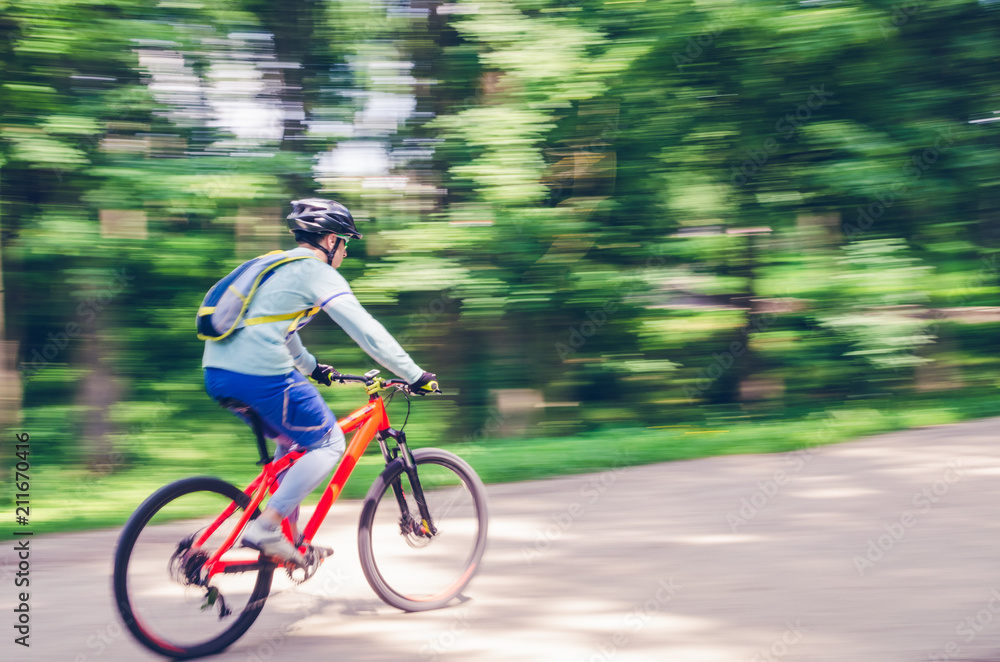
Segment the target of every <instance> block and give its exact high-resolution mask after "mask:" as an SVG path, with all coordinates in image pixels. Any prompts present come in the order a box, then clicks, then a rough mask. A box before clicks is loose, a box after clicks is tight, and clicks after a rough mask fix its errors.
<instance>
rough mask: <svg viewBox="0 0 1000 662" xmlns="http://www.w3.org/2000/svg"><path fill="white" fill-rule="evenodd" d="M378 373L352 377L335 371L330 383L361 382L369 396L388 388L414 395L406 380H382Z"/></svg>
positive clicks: (372, 372) (372, 371)
mask: <svg viewBox="0 0 1000 662" xmlns="http://www.w3.org/2000/svg"><path fill="white" fill-rule="evenodd" d="M378 373H379V371H378V370H370V371H368V372H367V373H365V374H364V375H350V374H347V373H345V372H336V371H334V372H332V373H330V381H334V382H339V383H341V384H345V383H347V382H360V383H362V384H364V385H365V386H366V387H367V389H368V392H369V394H371V393H374V392H375V391H379V390H383V389H386V388H395V389H397V390H399V391H403V392H404V393H412V391H410V383H409V382H407V381H406V380H405V379H382V378H381V377H379V376H378ZM438 392H440V391H438Z"/></svg>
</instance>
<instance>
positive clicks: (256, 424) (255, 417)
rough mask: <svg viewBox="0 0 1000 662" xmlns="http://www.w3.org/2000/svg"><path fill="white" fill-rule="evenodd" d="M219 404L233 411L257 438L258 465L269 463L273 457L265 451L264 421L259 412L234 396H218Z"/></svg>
mask: <svg viewBox="0 0 1000 662" xmlns="http://www.w3.org/2000/svg"><path fill="white" fill-rule="evenodd" d="M219 406H220V407H223V408H225V409H228V410H229V411H231V412H233V413H234V414H236V415H237V416H239V417H240V418H242V419H243V420H244V421H246V423H247V425H249V426H250V429H251V430H253V433H254V436H255V437H256V438H257V452H258V453H259V454H260V461H259V462H257V466H258V467H262V466H264V465H265V464H268V463H270V462H271V461H272V460H273V459H274V457H273V456H272V455H270V454H268V452H267V439H266V438H265V437H264V421H262V420H261V418H260V414H258V413H257V411H256V410H255V409H254V408H253V407H251V406H250V405H248V404H246V403H245V402H240V401H239V400H237V399H236V398H219Z"/></svg>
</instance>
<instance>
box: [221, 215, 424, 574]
mask: <svg viewBox="0 0 1000 662" xmlns="http://www.w3.org/2000/svg"><path fill="white" fill-rule="evenodd" d="M287 220H288V227H289V231H290V232H292V234H294V235H295V241H296V242H297V243H298V247H297V248H295V249H293V250H291V251H288V255H289V256H295V255H308V256H310V257H314V258H316V259H300V260H296V261H293V262H289V263H288V264H284V265H282V266H281V267H280V268H278V269H276V270H275V271H274V272H273V273H272V274H271V275H270V277H269V278H267V279H266V280H265V281H263V283H262V284H261V285H260V286H259V287H258V289H257V291H256V293H255V294H254V296H253V298H252V300H251V302H250V307H249V309H248V311H247V315H246V317H247V318H248V319H249V318H260V317H268V316H277V317H282V316H283V315H285V314H287V313H290V312H294V311H300V310H305V309H308V308H310V307H319V308H322V309H323V310H324V311H326V313H327V314H328V315H329V316H330V317H331V318H332V319H333V321H334V322H336V323H337V324H338V325H340V327H341V328H342V329H343V330H344V331H346V332H347V334H348V335H349V336H350V337H351V338H352V339H353V340H354V341H355V342H356V343H358V345H360V346H361V348H362V349H363V350H364V351H365V352H366V353H367V354H368V355H369V356H371V357H372V358H373V359H375V360H376V361H377V362H378V363H380V364H381V365H383V366H384V367H386V368H388V369H389V370H391V371H392V372H394V373H396V374H397V375H399V377H401V378H402V379H405V380H407V381H408V382H410V388H411V390H413V391H414V392H418V393H420V392H425V391H430V390H433V389H434V388H436V386H437V385H436V383H433V382H434V380H435V379H436V377H435V375H434V374H432V373H429V372H424V371H423V370H422V369H421V368H419V367H418V366H417V364H416V363H414V362H413V360H412V359H411V358H410V357H409V355H408V354H407V353H406V352H405V351H404V350H403V348H402V347H400V345H399V343H398V342H396V341H395V340H394V339H393V337H392V336H391V335H389V333H388V332H387V331H386V330H385V327H383V326H382V325H381V324H379V323H378V322H377V321H376V320H375V319H374V318H373V317H372V316H371V315H370V314H369V313H368V312H367V311H366V310H365V309H364V308H362V307H361V304H360V303H359V302H358V300H357V298H355V296H354V294H353V293H352V292H351V288H350V286H348V284H347V281H346V280H344V277H343V276H341V275H340V274H339V273H338V272H337V268H338V267H339V266H340V264H341V262H343V260H344V258H345V257H347V242H348V241H350V240H351V239H360V238H361V237H362V235H361V233H360V232H358V230H357V228H356V227H355V225H354V218H353V217H352V216H351V213H350V212H349V211H348V210H347V208H346V207H344V206H343V205H341V204H340V203H338V202H335V201H332V200H323V199H319V198H308V199H304V200H295V201H293V202H292V213H291V214H289V215H288V217H287ZM255 321H259V320H255ZM301 326H302V325H301V324H300V325H298V328H301ZM298 328H292V329H290V328H289V326H288V322H287V319H286V320H284V321H273V322H264V323H256V324H254V325H248V326H246V327H244V328H242V329H240V331H239V332H237V333H234V334H232V335H230V336H229V337H227V338H225V339H223V340H207V341H206V342H205V353H204V355H203V358H202V367H203V368H204V370H205V390H206V391H207V392H208V394H209V395H210V396H212V397H213V398H215V399H217V400H218V399H220V398H224V397H230V398H235V399H237V400H240V401H242V402H244V403H246V404H248V405H250V406H251V407H253V408H254V409H255V410H256V411H257V412H258V413H259V414H260V416H261V418H262V419H263V420H264V422H265V426H266V427H267V435H268V436H269V437H272V438H275V439H276V440H277V444H278V449H277V452H276V457H279V458H280V457H281V456H282V455H284V454H285V453H287V452H288V451H289V450H290V448H291V447H292V446H293V445H295V446H298V447H299V448H301V449H303V450H305V451H306V454H305V455H304V456H303V457H302V458H301V459H300V460H299V461H298V462H296V463H295V464H294V465H293V466H292V467H291V469H289V470H288V471H287V473H286V474H285V475H284V476H283V477H282V479H281V483H280V486H279V488H278V489H277V490H276V491H275V493H274V495H273V496H272V497H271V500H270V502H268V505H267V507H266V508H265V509H264V512H263V513H261V515H260V516H259V517H258V518H257V519H255V520H253V521H251V522H250V524H249V525H248V526H247V528H246V530H245V531H244V533H243V545H244V546H247V547H251V548H253V549H257V550H260V551H261V552H263V553H264V554H267V555H269V556H277V557H279V558H281V559H283V560H286V561H292V562H294V563H297V564H299V565H305V559H304V558H303V556H302V554H301V553H300V552H299V550H298V549H297V548H296V547H295V546H293V545H292V544H291V543H290V542H289V541H288V540H287V538H285V536H284V535H283V534H282V532H281V528H280V524H281V521H282V520H283V519H284V518H285V517H289V516H291V517H290V520H291V521H292V524H293V538H294V539H295V540H298V533H297V531H295V529H296V528H297V527H296V526H295V522H294V520H295V519H296V517H297V514H298V506H299V504H300V503H301V502H302V500H303V499H305V497H306V496H307V495H308V494H309V493H310V492H312V491H313V489H315V488H316V487H317V486H318V485H319V484H320V483H321V482H322V481H323V479H324V478H325V477H326V476H327V475H328V474H329V473H330V471H331V470H332V469H333V468H334V467H335V466H336V464H337V462H338V461H339V460H340V458H341V456H342V455H343V454H344V447H345V444H344V433H343V432H342V431H341V429H340V426H338V425H337V418H336V417H335V416H334V415H333V412H331V411H330V408H329V406H327V404H326V402H325V401H324V400H323V398H322V397H321V396H320V394H319V390H318V389H317V388H316V387H315V386H314V385H313V384H311V383H310V382H309V381H308V380H307V379H306V378H305V377H304V375H309V376H310V377H311V378H312V379H313V380H315V381H316V382H317V383H319V384H324V385H327V386H329V385H330V384H331V383H332V380H333V378H334V377H335V376H336V374H337V372H336V371H335V370H334V369H333V368H332V367H331V366H328V365H324V364H322V363H318V362H317V361H316V359H315V358H314V357H313V355H312V354H310V353H309V352H308V351H307V350H306V348H305V347H304V346H303V344H302V341H301V339H300V338H299V335H298Z"/></svg>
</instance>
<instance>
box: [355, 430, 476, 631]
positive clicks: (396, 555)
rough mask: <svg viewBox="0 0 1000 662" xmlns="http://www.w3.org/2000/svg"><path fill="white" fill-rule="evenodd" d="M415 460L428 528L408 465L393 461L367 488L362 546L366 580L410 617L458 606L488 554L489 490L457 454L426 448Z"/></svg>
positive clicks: (360, 532)
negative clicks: (455, 603)
mask: <svg viewBox="0 0 1000 662" xmlns="http://www.w3.org/2000/svg"><path fill="white" fill-rule="evenodd" d="M413 459H414V461H415V462H416V471H417V476H418V480H419V483H420V486H421V487H422V489H423V494H424V498H425V500H426V503H427V506H428V508H429V510H430V515H431V522H430V527H428V526H427V523H425V522H423V521H422V520H423V518H422V517H421V515H420V511H419V509H418V507H417V502H416V499H415V497H414V490H413V486H412V485H411V482H410V478H409V476H408V474H407V473H406V471H405V468H404V466H403V463H402V461H401V460H395V461H393V462H392V463H390V464H389V466H388V467H387V468H386V470H385V471H383V472H382V474H381V475H380V476H379V477H378V478H377V479H376V480H375V483H374V484H373V485H372V487H371V489H370V490H368V496H367V497H366V498H365V503H364V506H363V508H362V511H361V523H360V527H359V530H358V547H359V551H360V557H361V568H362V570H364V573H365V577H366V578H367V579H368V583H369V584H370V585H371V587H372V589H374V590H375V592H376V593H377V594H378V596H379V597H380V598H382V600H384V601H385V602H386V603H388V604H390V605H392V606H393V607H396V608H398V609H402V610H404V611H427V610H430V609H438V608H440V607H443V606H445V605H447V604H448V603H449V602H451V601H452V600H454V599H455V598H456V597H457V596H458V595H459V594H460V593H461V592H462V590H463V589H464V588H465V587H466V585H468V583H469V581H471V580H472V578H473V576H474V575H475V574H476V571H477V570H478V569H479V563H480V560H481V559H482V556H483V551H484V550H485V549H486V529H487V520H488V515H487V506H486V490H485V488H484V487H483V483H482V481H480V480H479V476H477V475H476V472H475V471H473V469H472V467H470V466H469V465H468V464H466V463H465V461H464V460H462V459H461V458H459V457H458V456H457V455H454V454H453V453H449V452H447V451H443V450H440V449H436V448H423V449H419V450H416V451H413ZM397 491H398V494H397ZM400 497H401V500H400ZM401 501H402V502H401Z"/></svg>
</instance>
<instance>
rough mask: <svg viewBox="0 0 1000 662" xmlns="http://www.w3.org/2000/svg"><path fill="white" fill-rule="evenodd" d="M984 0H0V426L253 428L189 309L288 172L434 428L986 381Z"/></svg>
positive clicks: (62, 455) (49, 438)
mask: <svg viewBox="0 0 1000 662" xmlns="http://www.w3.org/2000/svg"><path fill="white" fill-rule="evenodd" d="M998 11H1000V10H998V9H997V8H996V6H995V4H994V3H985V2H975V1H967V0H960V1H959V0H956V1H949V2H943V3H933V4H930V3H897V4H891V3H889V2H882V1H877V0H844V1H843V2H836V3H824V2H801V3H793V2H792V3H777V4H775V3H771V4H763V3H749V2H743V1H708V2H706V1H702V0H655V1H654V0H649V1H647V2H620V1H619V2H605V1H603V0H581V1H576V2H570V1H565V0H467V1H466V0H463V1H462V2H457V3H441V2H417V1H416V0H411V1H407V0H394V1H391V2H381V1H379V0H367V1H364V2H346V1H344V0H337V1H331V2H315V1H313V0H293V1H292V2H289V3H282V4H281V5H280V6H279V5H277V4H274V3H265V2H260V1H258V0H218V1H216V2H212V3H152V2H143V1H133V0H108V1H107V2H103V3H99V4H95V3H82V2H81V3H77V2H64V3H50V2H42V1H40V0H13V1H11V2H5V3H2V4H0V113H2V115H0V166H2V167H0V232H2V235H0V241H2V248H3V252H2V278H3V300H2V303H3V311H4V315H3V321H2V325H0V326H2V328H0V334H2V337H0V339H3V340H6V341H7V345H6V346H7V347H8V348H9V349H10V348H13V351H12V352H11V351H8V355H7V365H5V366H3V369H4V370H5V372H4V377H3V378H4V379H5V380H6V382H7V383H8V384H13V383H18V384H19V388H18V389H17V390H18V392H19V393H20V394H21V397H16V398H15V397H12V396H10V395H4V392H0V397H3V398H4V399H3V402H2V403H0V404H2V406H3V407H4V408H5V410H6V412H7V414H8V415H6V416H5V418H6V419H7V421H8V424H13V423H11V421H20V425H21V426H24V427H25V428H26V429H29V430H31V432H32V433H33V434H34V433H37V434H38V435H39V436H40V437H42V438H44V439H45V441H44V443H40V445H39V449H38V452H39V453H41V454H43V455H46V456H47V457H49V458H50V459H53V460H56V461H64V462H66V463H69V464H74V463H75V464H80V465H82V466H86V467H89V468H90V470H91V471H100V470H101V469H100V467H112V468H113V469H112V471H119V470H121V469H122V468H125V467H133V466H138V465H142V464H144V463H151V462H156V461H158V460H157V459H155V457H154V455H152V454H151V453H152V449H153V448H154V447H155V446H156V445H157V444H165V445H168V446H170V445H171V444H173V443H176V444H178V445H177V446H176V450H177V452H178V453H187V454H188V455H187V457H190V458H192V460H193V459H195V458H197V457H198V450H197V447H196V445H195V443H194V441H192V440H193V439H195V438H197V439H198V440H199V442H198V443H209V442H207V441H206V440H207V439H208V437H211V438H212V439H214V443H222V444H225V445H226V447H227V448H228V447H232V448H237V447H239V448H243V446H244V445H246V444H245V441H246V440H245V439H238V438H236V437H234V435H233V431H234V430H235V429H237V428H238V426H234V425H224V424H222V423H220V420H221V421H226V422H227V423H229V422H230V421H228V420H227V419H226V414H224V413H223V412H220V411H218V410H217V409H215V407H214V406H213V405H212V403H211V402H210V401H209V400H208V398H207V396H205V395H204V393H203V392H202V390H201V375H200V370H199V366H200V363H199V359H200V354H201V344H200V343H199V342H198V341H197V340H196V339H195V337H194V330H193V318H194V311H195V308H196V307H197V305H198V303H199V301H200V298H201V296H202V295H203V294H204V292H205V291H206V290H207V288H208V287H210V286H211V285H212V284H213V283H214V282H215V281H216V280H217V279H218V278H220V277H221V276H222V275H223V274H224V273H226V272H227V271H228V270H229V269H231V268H232V267H233V266H235V265H236V264H238V263H239V262H240V261H242V260H244V259H247V258H248V257H251V256H253V255H256V254H260V253H263V252H266V251H268V250H273V249H275V248H279V247H286V248H287V247H290V246H291V241H290V237H289V236H288V235H287V234H286V233H284V231H283V221H282V219H283V216H284V214H285V213H287V202H288V200H290V199H293V198H295V197H301V196H305V195H313V194H315V195H322V196H327V197H334V198H337V199H340V200H342V201H344V202H345V203H347V204H348V205H349V206H350V208H351V209H352V211H353V212H354V213H355V216H356V218H358V219H359V222H360V224H361V226H362V231H363V232H364V233H365V239H364V240H363V241H362V242H358V244H359V246H358V248H355V244H354V243H352V244H351V254H350V256H349V257H348V259H347V261H346V262H345V264H344V267H343V268H342V271H343V273H344V275H345V276H346V277H347V278H348V279H349V280H350V282H351V283H352V285H353V287H354V288H355V291H356V292H357V294H358V296H359V298H360V299H361V300H362V302H363V303H364V304H365V305H366V306H368V307H369V309H370V310H371V312H372V313H373V314H374V315H375V316H376V317H377V318H378V319H380V320H381V321H382V322H383V323H384V324H385V325H386V327H387V328H389V330H390V331H391V332H393V333H394V334H395V335H396V336H397V338H399V339H400V340H401V342H402V344H403V345H404V347H406V348H407V349H408V350H409V351H410V353H411V354H412V355H413V357H414V358H415V360H416V361H417V362H418V363H419V364H420V365H421V366H423V367H425V368H426V369H430V370H434V371H436V372H437V373H438V374H439V375H440V376H441V378H442V383H443V384H444V385H445V387H446V394H447V398H442V399H439V400H438V401H431V400H427V401H421V402H420V403H419V404H418V405H417V406H415V408H414V422H413V424H412V425H413V426H414V429H416V430H417V431H419V432H421V433H422V434H423V435H425V437H426V438H428V439H433V440H434V441H435V442H436V443H444V442H447V441H461V440H463V439H465V440H468V439H483V438H484V437H488V438H493V439H498V438H501V437H517V436H522V437H523V436H528V437H533V436H546V437H558V436H561V435H569V434H578V433H583V432H587V431H593V430H595V429H600V428H605V427H606V428H614V427H615V426H619V425H621V424H622V423H624V422H627V423H629V424H632V425H636V424H638V425H651V426H656V425H680V424H698V422H705V421H708V420H711V419H712V417H713V416H716V415H717V414H718V412H719V411H727V412H729V411H734V412H739V415H740V416H747V417H750V419H752V420H756V419H765V420H772V419H782V418H785V417H787V418H802V417H803V416H808V415H809V412H819V411H825V410H827V409H830V408H836V409H840V408H842V407H847V406H848V405H851V406H858V407H863V408H866V409H870V408H872V407H876V406H879V404H878V403H881V402H887V401H895V400H898V399H899V398H903V399H906V398H918V397H921V396H922V394H925V393H928V392H931V393H938V392H944V391H949V392H953V393H954V394H955V397H956V398H958V399H960V397H970V398H982V397H984V396H991V395H992V396H995V395H996V394H997V388H998V387H1000V382H998V379H997V367H998V366H997V362H998V359H997V358H996V356H997V354H998V352H997V350H998V343H1000V336H998V334H997V331H998V326H1000V308H997V306H998V305H1000V303H998V301H997V295H998V292H1000V280H998V267H1000V262H998V259H997V252H998V247H1000V181H998V180H997V178H996V175H995V173H996V172H997V169H998V166H1000V150H998V147H1000V144H998V142H1000V141H998V138H1000V134H998V133H997V131H998V129H1000V124H997V123H996V122H993V120H995V119H996V118H997V113H998V112H1000V108H997V106H996V99H997V96H998V94H1000V78H998V76H997V74H996V72H997V70H998V68H997V65H998V59H1000V14H998V13H997V12H998ZM303 335H304V338H305V341H306V344H307V345H308V346H309V348H310V349H311V350H312V351H313V353H314V354H316V355H317V356H318V357H320V359H321V360H323V361H326V362H330V363H333V364H334V365H336V366H337V367H338V368H340V369H342V370H344V371H351V372H355V373H359V372H363V371H365V370H367V369H369V368H370V367H372V365H371V361H370V359H368V358H367V357H365V356H363V355H362V353H361V352H360V350H358V349H357V348H356V347H355V346H354V345H353V343H351V342H350V340H349V339H348V338H347V337H346V336H345V335H343V334H341V333H340V332H339V331H337V330H335V329H332V328H331V325H330V323H329V321H328V320H317V321H316V322H314V323H313V324H312V325H311V326H310V327H309V328H308V329H306V330H305V331H304V333H303ZM359 396H360V393H355V392H351V393H345V392H336V393H331V394H330V402H331V404H332V406H334V409H335V411H337V412H338V413H339V414H341V415H343V414H345V413H347V411H349V410H350V409H352V408H353V407H354V406H356V405H358V404H360V403H361V402H362V399H361V397H359ZM977 401H978V400H977ZM977 411H979V410H977ZM981 413H988V412H981ZM993 413H995V412H993ZM10 414H13V415H10ZM156 431H159V432H156ZM209 431H211V433H209ZM185 434H189V435H190V437H189V439H188V440H185V439H184V436H185ZM244 436H245V435H244ZM684 441H685V443H690V444H692V448H694V449H695V450H694V451H692V452H693V453H694V454H697V452H698V451H697V450H696V449H697V448H698V447H699V444H702V443H703V441H702V440H701V439H700V438H697V439H695V438H692V439H690V440H688V439H685V440H684ZM150 444H152V446H150ZM244 450H245V449H244ZM251 450H252V449H251ZM524 452H525V453H529V452H530V451H529V449H527V448H526V449H525V451H524ZM250 454H251V455H252V452H251V453H250ZM243 455H246V453H243ZM240 457H242V456H240ZM505 477H506V476H505Z"/></svg>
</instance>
